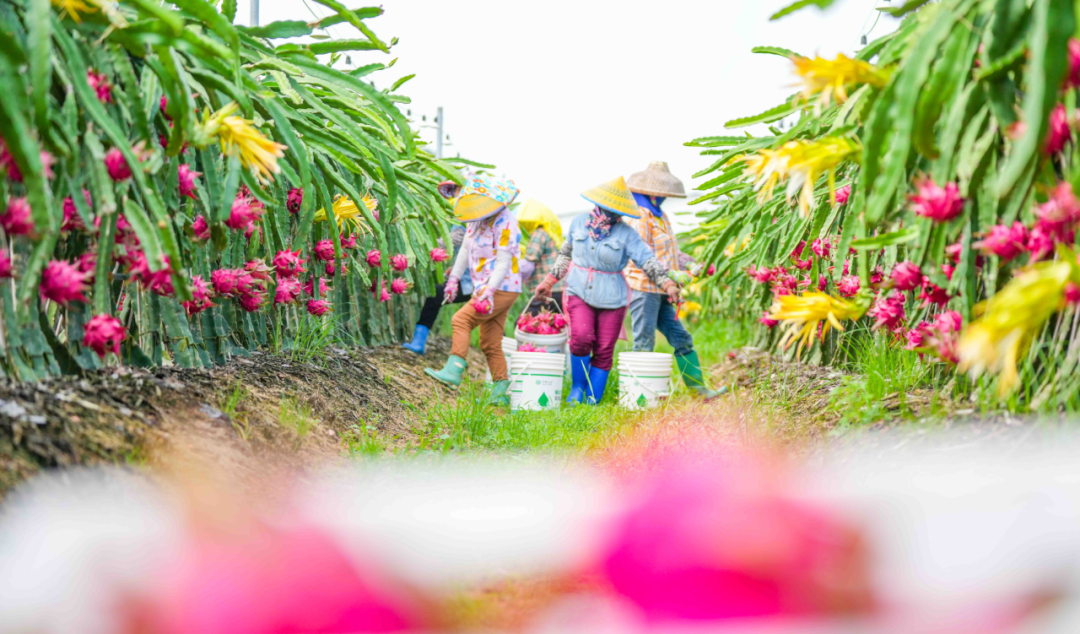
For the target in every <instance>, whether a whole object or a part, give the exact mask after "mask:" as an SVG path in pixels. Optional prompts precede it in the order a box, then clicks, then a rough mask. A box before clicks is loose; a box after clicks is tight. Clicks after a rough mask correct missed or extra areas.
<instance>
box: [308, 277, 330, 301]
mask: <svg viewBox="0 0 1080 634" xmlns="http://www.w3.org/2000/svg"><path fill="white" fill-rule="evenodd" d="M304 292H305V293H307V294H308V295H311V296H313V297H314V295H315V283H314V281H313V278H308V281H307V282H305V283H304ZM328 292H330V287H329V286H328V285H327V284H326V278H324V277H320V278H319V297H326V294H327V293H328Z"/></svg>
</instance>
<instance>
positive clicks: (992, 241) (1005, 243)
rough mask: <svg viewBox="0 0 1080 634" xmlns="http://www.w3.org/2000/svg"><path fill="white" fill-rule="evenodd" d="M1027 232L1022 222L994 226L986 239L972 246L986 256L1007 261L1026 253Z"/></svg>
mask: <svg viewBox="0 0 1080 634" xmlns="http://www.w3.org/2000/svg"><path fill="white" fill-rule="evenodd" d="M1027 242H1028V231H1027V228H1026V227H1024V224H1023V223H1022V222H1019V221H1016V222H1014V223H1013V224H1012V226H1011V227H1010V226H1007V225H994V226H993V227H990V231H989V232H988V233H987V234H986V237H985V238H983V239H982V240H980V241H979V242H976V243H975V244H974V245H973V246H974V247H975V248H976V249H979V250H980V251H982V252H983V253H985V254H987V255H996V256H998V257H999V258H1001V259H1002V261H1005V262H1007V261H1009V260H1011V259H1013V258H1015V257H1016V256H1018V255H1020V254H1021V253H1023V252H1024V251H1027Z"/></svg>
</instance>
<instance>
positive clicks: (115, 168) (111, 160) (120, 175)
mask: <svg viewBox="0 0 1080 634" xmlns="http://www.w3.org/2000/svg"><path fill="white" fill-rule="evenodd" d="M105 169H106V171H108V172H109V178H111V179H113V180H114V181H116V182H117V183H119V182H121V181H126V180H127V179H129V178H131V166H130V165H128V162H127V159H126V158H124V153H123V152H121V151H120V148H115V147H114V148H113V149H111V150H109V151H108V152H106V153H105Z"/></svg>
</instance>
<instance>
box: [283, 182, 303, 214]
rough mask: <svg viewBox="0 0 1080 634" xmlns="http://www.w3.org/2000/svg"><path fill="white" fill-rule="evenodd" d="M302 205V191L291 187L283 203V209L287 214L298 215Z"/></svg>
mask: <svg viewBox="0 0 1080 634" xmlns="http://www.w3.org/2000/svg"><path fill="white" fill-rule="evenodd" d="M303 204H304V190H302V189H297V188H296V187H293V188H292V189H290V190H289V197H288V199H287V200H286V201H285V208H286V209H288V210H289V213H291V214H296V213H300V206H301V205H303Z"/></svg>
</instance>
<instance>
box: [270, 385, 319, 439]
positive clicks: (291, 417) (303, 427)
mask: <svg viewBox="0 0 1080 634" xmlns="http://www.w3.org/2000/svg"><path fill="white" fill-rule="evenodd" d="M278 423H280V424H281V426H282V427H286V428H288V429H291V430H293V431H294V432H296V439H297V441H301V440H303V439H304V437H305V436H307V435H308V432H310V431H311V428H312V427H314V426H315V419H314V417H313V416H312V414H311V408H310V407H309V406H307V405H304V404H303V403H301V402H299V401H298V400H297V399H296V398H295V397H292V396H284V397H282V398H281V404H280V405H279V407H278Z"/></svg>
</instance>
